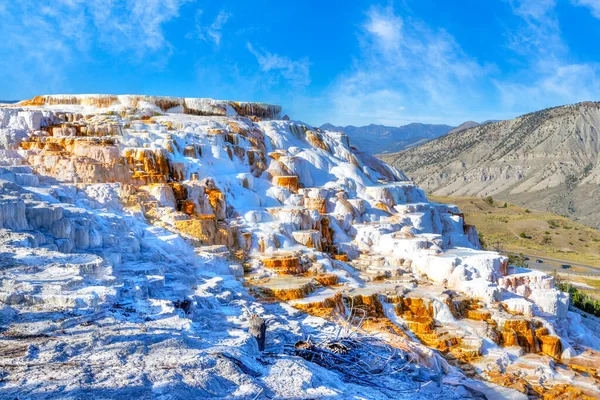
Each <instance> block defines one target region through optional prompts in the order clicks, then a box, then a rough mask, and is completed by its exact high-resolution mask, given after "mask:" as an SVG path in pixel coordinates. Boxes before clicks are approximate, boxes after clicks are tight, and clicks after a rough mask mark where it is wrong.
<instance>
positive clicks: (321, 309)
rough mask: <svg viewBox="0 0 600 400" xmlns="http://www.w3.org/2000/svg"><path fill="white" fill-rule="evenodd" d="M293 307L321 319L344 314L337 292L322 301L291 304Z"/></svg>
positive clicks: (343, 307) (342, 304) (340, 295)
mask: <svg viewBox="0 0 600 400" xmlns="http://www.w3.org/2000/svg"><path fill="white" fill-rule="evenodd" d="M293 306H294V307H295V308H297V309H299V310H302V311H304V312H306V313H307V314H311V315H315V316H317V317H323V318H327V317H334V316H340V315H344V314H345V313H346V307H345V306H344V302H343V301H342V294H341V293H339V292H338V293H335V294H334V295H333V296H331V297H325V298H323V299H322V300H318V301H314V302H297V303H293Z"/></svg>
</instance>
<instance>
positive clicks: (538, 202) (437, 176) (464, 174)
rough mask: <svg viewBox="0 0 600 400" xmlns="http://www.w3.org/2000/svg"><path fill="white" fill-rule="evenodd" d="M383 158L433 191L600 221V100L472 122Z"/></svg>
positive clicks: (596, 223) (594, 223)
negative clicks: (464, 126)
mask: <svg viewBox="0 0 600 400" xmlns="http://www.w3.org/2000/svg"><path fill="white" fill-rule="evenodd" d="M381 158H382V159H384V161H386V162H388V163H389V164H391V165H393V166H394V167H397V168H399V169H401V170H402V171H404V172H405V173H406V174H407V175H408V176H409V177H411V178H414V179H415V181H416V182H417V183H418V184H419V185H420V186H421V187H423V188H424V189H426V190H428V191H430V192H431V193H433V194H437V195H452V196H493V198H494V199H501V200H503V201H508V202H512V203H516V204H519V205H521V206H524V207H529V208H532V209H538V210H547V211H550V212H554V213H556V214H561V215H567V216H569V217H573V218H576V219H579V220H581V222H584V223H586V224H588V225H591V226H595V227H600V203H599V202H598V199H599V198H600V103H595V102H585V103H578V104H574V105H568V106H562V107H555V108H550V109H546V110H542V111H537V112H534V113H530V114H526V115H523V116H520V117H518V118H515V119H512V120H506V121H500V122H494V123H488V124H486V125H479V126H475V127H473V128H470V129H465V130H462V131H456V132H455V133H450V134H448V135H445V136H444V137H441V138H438V139H435V140H432V141H429V142H427V143H425V144H423V145H420V146H418V147H414V148H411V149H408V150H405V151H402V152H400V153H396V154H386V155H382V156H381Z"/></svg>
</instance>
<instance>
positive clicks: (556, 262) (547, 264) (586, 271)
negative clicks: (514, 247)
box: [513, 253, 600, 276]
mask: <svg viewBox="0 0 600 400" xmlns="http://www.w3.org/2000/svg"><path fill="white" fill-rule="evenodd" d="M513 254H514V253H513ZM524 255H525V257H529V260H528V261H527V265H528V266H529V268H532V269H537V270H540V271H544V272H554V271H555V270H558V272H562V273H568V274H571V275H586V276H589V275H592V276H600V268H598V267H593V266H591V265H585V264H580V263H575V262H572V261H566V260H560V259H558V258H551V257H544V256H536V255H533V254H524ZM536 260H542V261H543V262H542V263H537V262H536ZM564 264H568V265H571V266H572V267H576V268H577V269H579V271H574V270H573V268H566V269H563V268H562V265H564ZM581 270H583V271H581Z"/></svg>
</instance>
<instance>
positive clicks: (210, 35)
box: [187, 10, 232, 46]
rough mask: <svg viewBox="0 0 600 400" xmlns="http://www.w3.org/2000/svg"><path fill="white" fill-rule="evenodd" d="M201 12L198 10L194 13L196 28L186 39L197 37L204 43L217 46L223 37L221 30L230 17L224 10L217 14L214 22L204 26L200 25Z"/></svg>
mask: <svg viewBox="0 0 600 400" xmlns="http://www.w3.org/2000/svg"><path fill="white" fill-rule="evenodd" d="M201 17H202V10H198V12H197V13H196V28H195V30H194V31H193V32H191V33H190V34H188V35H187V37H188V38H189V37H197V38H198V39H201V40H204V41H207V42H208V41H212V42H214V43H215V44H216V45H217V46H218V45H219V44H221V38H222V36H223V33H222V30H223V27H224V26H225V24H226V23H227V21H228V20H229V19H230V18H231V17H232V15H231V14H230V13H228V12H226V11H224V10H221V11H219V14H217V16H216V17H215V19H214V21H213V22H212V23H211V24H210V25H209V26H204V25H203V24H202V23H201Z"/></svg>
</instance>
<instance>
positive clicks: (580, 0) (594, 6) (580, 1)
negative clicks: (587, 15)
mask: <svg viewBox="0 0 600 400" xmlns="http://www.w3.org/2000/svg"><path fill="white" fill-rule="evenodd" d="M572 2H573V4H574V5H576V6H583V7H587V8H589V9H590V11H591V12H592V15H593V16H594V17H596V18H598V19H600V0H572Z"/></svg>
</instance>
